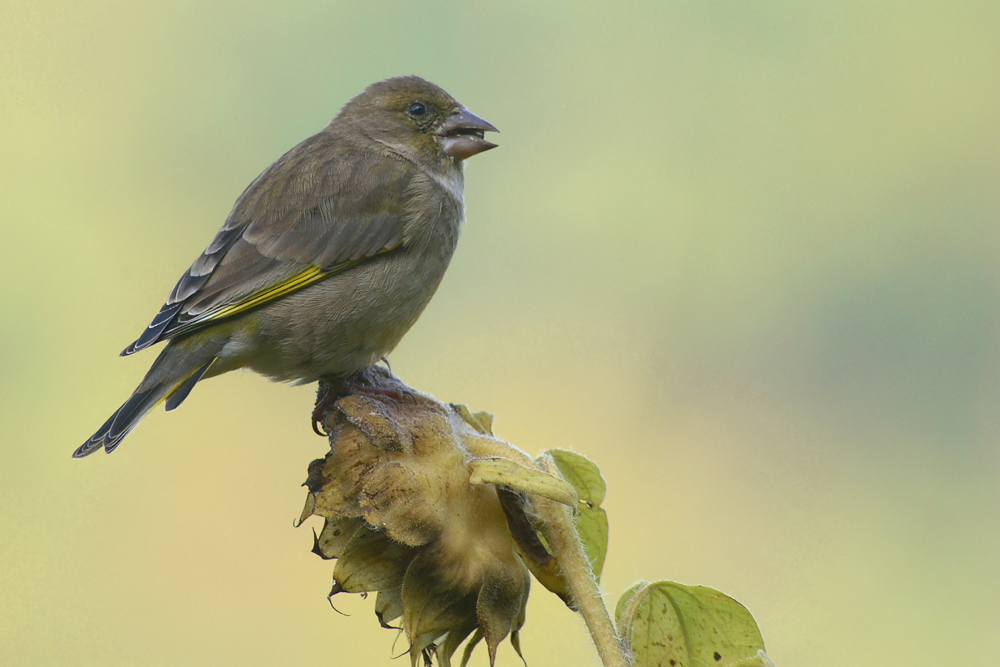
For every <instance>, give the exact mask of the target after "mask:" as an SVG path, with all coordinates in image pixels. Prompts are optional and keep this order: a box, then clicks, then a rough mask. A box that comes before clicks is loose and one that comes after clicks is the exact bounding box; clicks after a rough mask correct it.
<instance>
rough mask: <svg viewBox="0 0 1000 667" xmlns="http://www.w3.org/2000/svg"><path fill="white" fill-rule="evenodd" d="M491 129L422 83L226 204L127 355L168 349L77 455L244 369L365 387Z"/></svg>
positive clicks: (395, 339) (412, 304) (428, 284)
mask: <svg viewBox="0 0 1000 667" xmlns="http://www.w3.org/2000/svg"><path fill="white" fill-rule="evenodd" d="M488 131H489V132H496V131H497V130H496V128H495V127H493V126H492V125H490V124H489V123H487V122H486V121H484V120H482V119H481V118H478V117H477V116H475V115H473V114H472V113H470V112H469V111H468V110H467V109H465V107H463V106H462V105H461V104H459V103H458V102H457V101H456V100H455V99H454V98H453V97H452V96H451V95H449V94H448V93H446V92H445V91H444V90H442V89H441V88H439V87H438V86H436V85H434V84H432V83H430V82H428V81H425V80H424V79H421V78H419V77H416V76H406V77H398V78H393V79H387V80H385V81H380V82H378V83H375V84H372V85H371V86H369V87H368V88H367V89H366V90H365V91H364V92H363V93H361V94H360V95H358V96H357V97H355V98H354V99H352V100H351V101H350V102H348V103H347V104H346V105H345V106H344V108H343V109H342V110H341V111H340V113H339V114H337V116H336V117H335V118H334V119H333V120H332V121H330V123H329V124H328V125H327V126H326V127H325V128H324V129H323V130H322V131H321V132H319V133H318V134H316V135H314V136H312V137H310V138H308V139H306V140H305V141H303V142H302V143H300V144H299V145H298V146H296V147H295V148H293V149H291V150H290V151H288V152H287V153H285V154H284V155H283V156H282V157H281V158H280V159H279V160H278V161H277V162H275V163H274V164H273V165H271V166H270V167H268V168H267V169H266V170H265V171H264V173H262V174H261V175H260V176H258V177H257V178H256V179H255V180H254V181H253V182H252V183H251V184H250V186H249V187H247V189H246V190H245V191H244V192H243V194H242V195H240V197H239V199H237V200H236V204H235V205H234V206H233V210H232V212H231V213H230V214H229V217H228V218H227V219H226V222H225V224H223V225H222V229H220V230H219V232H218V234H216V236H215V238H214V239H213V240H212V242H211V243H210V244H209V245H208V248H206V249H205V251H204V252H203V253H202V254H201V256H200V257H198V259H196V260H195V262H194V264H192V265H191V268H189V269H188V270H187V271H186V272H185V273H184V275H183V276H181V279H180V280H179V281H178V282H177V284H176V285H175V286H174V288H173V290H172V291H171V292H170V296H168V297H167V302H166V303H165V304H164V305H163V307H162V308H160V311H159V312H158V313H157V314H156V317H154V318H153V321H152V323H150V325H149V327H147V328H146V330H145V331H143V333H142V335H141V336H139V338H138V339H137V340H136V341H135V342H134V343H132V344H131V345H129V346H128V347H127V348H126V349H125V351H124V352H122V356H127V355H130V354H133V353H134V352H138V351H139V350H142V349H145V348H147V347H150V346H151V345H153V344H155V343H158V342H160V341H166V346H165V347H164V348H163V350H162V351H161V352H160V356H158V357H157V358H156V361H154V362H153V365H152V367H151V368H150V369H149V372H148V373H147V374H146V377H145V378H143V380H142V382H141V383H140V384H139V386H138V387H137V388H136V390H135V391H134V392H133V393H132V395H131V396H130V397H129V399H128V400H127V401H125V403H124V404H123V405H122V406H121V407H120V408H118V410H117V411H116V412H115V413H114V414H113V415H112V416H111V417H110V418H109V419H108V420H107V421H106V422H105V423H104V425H103V426H101V428H100V429H98V431H97V433H95V434H94V435H93V436H92V437H91V438H90V439H89V440H87V441H86V442H85V443H84V444H83V445H81V446H80V447H79V448H78V449H77V450H76V451H75V452H74V453H73V456H74V457H75V458H79V457H83V456H87V455H88V454H91V453H93V452H95V451H97V450H98V449H100V448H102V447H103V448H104V450H105V451H106V452H109V453H110V452H111V451H113V450H114V449H115V448H116V447H117V446H118V445H119V443H121V441H122V439H123V438H124V437H125V436H126V435H128V433H129V432H130V431H131V430H132V429H133V428H134V427H135V425H136V424H137V423H138V422H139V420H140V419H142V417H143V416H145V415H146V414H147V413H148V412H149V411H150V410H151V409H152V408H153V407H155V406H156V405H158V404H159V403H160V402H165V403H166V409H167V410H173V409H175V408H176V407H177V406H179V405H180V404H181V403H182V402H183V401H184V399H185V398H187V396H188V394H189V393H190V392H191V389H192V388H193V387H194V385H195V384H197V383H198V382H199V381H201V380H204V379H205V378H210V377H213V376H216V375H220V374H222V373H226V372H228V371H232V370H235V369H238V368H249V369H251V370H253V371H256V372H257V373H260V374H262V375H265V376H267V377H269V378H271V379H273V380H276V381H286V382H288V381H291V382H296V383H300V384H301V383H308V382H315V381H317V380H319V379H321V378H324V379H326V378H345V377H349V376H351V375H353V374H357V373H360V372H362V371H364V370H366V369H368V368H370V367H371V366H373V365H374V364H375V363H377V362H378V361H379V360H380V359H382V358H384V357H385V356H386V355H387V354H388V353H389V352H390V351H392V349H393V348H395V347H396V345H397V344H398V343H399V341H400V339H401V338H402V337H403V335H404V334H405V333H406V332H407V330H409V328H410V327H411V326H412V325H413V323H414V322H415V321H416V320H417V318H418V317H419V316H420V313H421V312H422V311H423V309H424V307H425V306H426V305H427V303H428V302H429V301H430V299H431V297H432V296H433V294H434V292H435V290H436V289H437V287H438V285H439V284H440V282H441V279H442V277H443V276H444V272H445V269H447V267H448V263H449V261H450V260H451V257H452V254H453V253H454V251H455V246H456V244H457V242H458V237H459V234H460V232H461V230H462V225H463V222H464V219H465V204H464V201H463V186H464V176H463V160H465V159H467V158H469V157H472V156H473V155H476V154H477V153H481V152H483V151H486V150H489V149H491V148H495V147H496V144H493V143H490V142H489V141H487V140H486V139H484V133H485V132H488Z"/></svg>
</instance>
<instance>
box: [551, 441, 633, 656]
mask: <svg viewBox="0 0 1000 667" xmlns="http://www.w3.org/2000/svg"><path fill="white" fill-rule="evenodd" d="M540 463H542V465H543V466H544V467H545V469H546V471H548V472H550V473H552V474H553V475H559V470H558V468H557V467H556V465H555V461H553V460H552V457H551V456H545V457H543V458H542V459H540ZM532 504H533V505H534V508H535V511H536V513H537V515H538V518H540V519H541V520H542V521H541V524H542V525H541V526H540V528H541V531H542V534H543V535H544V536H545V541H546V542H547V543H548V545H549V549H550V550H551V551H552V555H553V556H555V558H556V561H557V562H558V563H559V568H560V571H561V573H562V575H563V577H565V579H566V582H567V584H568V585H569V590H570V595H572V597H573V603H574V605H575V606H576V608H577V610H578V611H579V612H580V615H581V616H583V620H584V622H585V623H586V624H587V629H588V630H589V631H590V636H591V637H592V638H593V640H594V645H595V646H596V647H597V653H598V655H600V657H601V662H602V663H604V667H628V666H629V665H631V660H630V659H629V658H628V656H627V655H626V653H625V649H624V646H623V644H622V641H621V639H620V638H619V637H618V633H617V632H616V631H615V625H614V623H613V622H612V620H611V616H610V615H609V614H608V608H607V607H606V606H605V604H604V598H603V597H602V596H601V589H600V587H599V586H598V584H597V580H596V579H595V578H594V572H593V570H592V569H591V567H590V560H589V559H588V558H587V554H586V553H585V552H584V550H583V543H582V542H581V541H580V536H579V534H577V532H576V527H575V526H574V524H573V515H572V510H571V509H570V508H568V507H566V506H565V505H563V504H560V503H557V502H554V501H552V500H549V499H547V498H543V497H539V496H534V497H533V498H532Z"/></svg>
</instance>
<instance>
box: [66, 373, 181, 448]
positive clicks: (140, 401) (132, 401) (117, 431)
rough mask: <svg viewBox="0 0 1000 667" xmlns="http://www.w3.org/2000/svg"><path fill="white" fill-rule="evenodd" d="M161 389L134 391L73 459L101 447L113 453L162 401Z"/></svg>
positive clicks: (158, 387) (163, 393)
mask: <svg viewBox="0 0 1000 667" xmlns="http://www.w3.org/2000/svg"><path fill="white" fill-rule="evenodd" d="M162 388H163V387H162V385H160V386H157V387H153V388H151V389H148V390H146V391H141V392H140V391H136V392H135V393H134V394H132V395H131V396H129V398H128V400H127V401H125V403H124V404H123V405H122V406H121V407H120V408H118V410H116V411H115V413H114V414H113V415H111V418H110V419H108V421H106V422H104V425H103V426H102V427H101V428H99V429H98V430H97V433H95V434H94V435H92V436H90V439H89V440H87V442H85V443H83V444H82V445H80V447H78V448H77V450H76V451H75V452H73V458H74V459H79V458H83V457H84V456H87V455H89V454H93V453H94V452H96V451H97V450H98V449H100V448H101V447H103V448H104V451H106V452H107V453H108V454H110V453H111V452H113V451H114V450H115V447H117V446H118V445H119V444H120V443H121V441H122V440H124V439H125V436H126V435H128V434H129V433H130V432H131V431H132V429H134V428H135V427H136V424H138V423H139V421H140V420H141V419H142V418H143V417H145V416H146V414H147V413H148V412H149V411H150V410H152V409H153V408H154V407H156V404H157V403H159V402H160V401H161V400H163V398H164V397H165V396H166V393H165V392H162ZM158 390H161V391H158Z"/></svg>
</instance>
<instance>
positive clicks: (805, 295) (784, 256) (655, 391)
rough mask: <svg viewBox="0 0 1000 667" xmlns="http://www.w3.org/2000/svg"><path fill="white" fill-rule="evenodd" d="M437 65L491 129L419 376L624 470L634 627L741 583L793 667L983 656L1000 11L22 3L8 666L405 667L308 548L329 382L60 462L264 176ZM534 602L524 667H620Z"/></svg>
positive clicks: (12, 87) (13, 249)
mask: <svg viewBox="0 0 1000 667" xmlns="http://www.w3.org/2000/svg"><path fill="white" fill-rule="evenodd" d="M410 73H416V74H420V75H422V76H424V77H426V78H428V79H431V80H433V81H435V82H436V83H438V84H440V85H442V86H443V87H444V88H445V89H447V90H448V91H449V92H451V93H452V94H453V95H455V96H456V97H457V98H458V99H460V100H461V101H462V102H463V103H465V104H466V105H467V106H468V107H469V108H470V109H471V110H472V111H473V112H475V113H477V114H479V115H481V116H482V117H484V118H486V119H487V120H489V121H490V122H492V123H494V124H495V125H496V126H497V127H499V128H500V129H501V132H502V134H501V135H500V136H499V139H498V141H499V143H500V145H501V146H500V148H499V149H497V150H495V151H492V152H490V153H488V154H485V155H482V156H478V157H476V158H474V159H473V160H471V161H470V163H469V165H468V168H467V185H466V203H467V209H468V224H467V226H466V229H465V233H464V236H463V238H462V242H461V244H460V246H459V250H458V253H457V255H456V257H455V259H454V262H453V263H452V266H451V268H450V270H449V273H448V275H447V276H446V278H445V281H444V283H443V285H442V287H441V289H440V290H439V292H438V294H437V296H436V297H435V299H434V301H433V302H432V303H431V305H430V307H429V308H428V309H427V311H426V312H425V313H424V315H423V317H422V319H421V320H420V321H419V323H418V324H417V325H416V327H414V329H413V330H412V331H411V332H410V334H409V335H408V336H407V338H406V339H404V341H403V343H402V344H401V345H400V346H399V348H398V349H397V350H396V351H395V352H394V353H393V354H392V356H391V362H392V367H393V370H394V371H395V372H396V373H397V374H398V375H399V376H400V377H402V378H403V379H404V380H405V381H407V382H408V383H410V384H411V385H413V386H415V387H417V388H419V389H421V390H424V391H427V392H429V393H431V394H433V395H434V396H436V397H438V398H440V399H442V400H445V401H454V402H464V403H467V404H468V405H469V406H470V408H471V409H473V410H489V411H491V412H494V413H496V415H497V418H496V422H495V429H496V431H497V433H498V435H500V436H501V437H504V438H506V439H508V440H509V441H511V442H513V443H515V444H517V445H519V446H520V447H522V448H523V449H526V450H527V451H529V452H537V451H540V450H542V449H544V448H548V447H571V448H574V449H575V450H577V451H579V452H582V453H585V454H586V455H587V456H589V457H591V458H593V459H594V460H596V461H597V462H598V463H599V464H600V466H601V468H602V470H603V472H604V475H605V477H606V478H607V481H608V486H609V491H608V497H607V501H606V508H607V510H608V513H609V516H610V521H611V545H610V551H609V554H608V559H607V565H606V570H605V575H604V580H603V583H604V585H605V588H606V590H607V593H608V596H609V600H610V602H611V603H612V604H613V603H614V601H615V600H616V599H617V596H618V595H619V594H620V593H621V592H622V591H623V590H625V589H626V588H627V587H628V586H629V585H630V584H631V583H632V582H633V581H635V580H636V579H639V578H644V579H647V580H654V579H673V580H676V581H680V582H684V583H690V584H704V585H709V586H712V587H715V588H718V589H720V590H722V591H724V592H726V593H728V594H730V595H732V596H733V597H735V598H737V599H738V600H740V601H741V602H743V603H744V604H745V605H746V606H747V607H748V608H749V609H750V610H751V611H752V612H753V613H754V615H755V616H756V618H757V620H758V622H759V624H760V627H761V629H762V631H763V634H764V638H765V641H766V642H767V646H768V650H769V653H770V655H771V657H772V658H773V659H774V660H775V662H776V663H777V664H778V665H779V667H792V666H796V665H802V666H806V665H809V666H810V667H825V666H833V665H845V664H849V665H871V666H878V667H884V666H888V665H906V666H908V667H913V666H916V665H928V666H929V665H941V664H950V665H972V664H982V665H985V664H991V663H992V662H993V661H995V660H996V656H997V655H998V654H1000V631H998V628H1000V447H998V444H1000V443H998V437H1000V409H998V403H1000V373H998V371H1000V224H998V223H1000V4H998V3H996V2H995V1H992V0H990V1H982V2H970V1H960V2H953V3H940V2H905V3H904V2H846V1H843V2H828V3H802V2H794V1H790V0H784V1H781V0H771V1H763V2H748V1H745V0H744V1H722V0H708V1H706V0H700V1H693V0H692V1H684V2H665V1H662V0H661V1H653V2H634V3H590V2H580V1H573V2H568V1H567V2H559V1H552V2H523V1H510V2H503V3H499V2H498V3H472V2H462V3H459V2H422V3H403V2H388V1H379V0H376V1H372V2H365V3H355V2H351V3H346V2H345V3H341V2H332V1H313V2H299V1H291V2H269V3H260V2H222V1H212V0H209V1H207V2H189V1H186V0H182V1H177V2H159V3H133V2H123V1H118V2H109V1H94V2H86V3H73V2H47V1H44V0H42V1H38V0H32V1H27V0H5V2H4V3H3V4H2V5H0V121H2V122H0V225H2V239H3V242H2V244H0V279H2V286H3V289H2V292H0V443H2V445H3V463H2V464H0V593H2V599H3V603H2V604H0V664H4V665H231V664H241V665H289V664H333V665H390V664H399V663H393V662H390V657H391V656H392V655H396V654H398V653H400V652H402V650H403V649H404V648H405V640H399V641H397V643H396V645H395V648H393V646H392V642H393V639H394V635H393V633H391V632H389V631H385V630H381V629H379V628H378V627H377V623H376V620H375V616H374V614H373V613H372V606H373V600H372V599H371V598H369V599H368V600H362V599H360V598H359V597H357V596H355V597H353V598H351V597H347V596H344V595H342V596H338V597H337V598H335V602H336V604H337V606H338V609H340V610H341V611H343V612H345V613H347V614H350V616H347V617H345V616H341V615H338V614H336V613H334V612H333V611H332V610H331V609H330V607H329V606H328V605H327V602H326V599H325V593H326V592H327V590H328V589H329V585H330V577H331V574H332V564H331V563H329V562H324V561H321V560H320V559H319V558H317V557H316V556H314V555H313V554H310V553H309V549H310V547H311V544H312V537H311V535H310V534H309V528H308V527H302V528H299V529H293V528H292V519H293V518H294V517H295V516H297V514H298V512H299V510H300V508H301V505H302V502H303V500H304V497H305V492H304V490H303V489H302V488H300V487H299V484H300V483H301V482H302V481H303V480H304V479H305V472H306V466H307V464H308V462H309V461H310V460H311V459H313V458H316V457H319V456H321V455H322V454H323V452H324V441H323V440H322V439H320V438H317V437H316V436H314V435H313V434H312V432H311V430H310V427H309V419H308V417H309V412H310V410H311V405H312V403H311V402H312V398H313V388H312V387H289V386H283V385H278V384H271V383H268V382H266V381H264V380H262V379H260V378H259V377H257V376H254V375H252V374H239V373H233V374H230V375H229V376H225V377H222V378H219V379H215V380H211V381H209V382H206V383H204V384H203V385H199V386H198V388H197V389H196V390H195V391H194V392H193V394H192V396H191V398H190V399H189V400H188V401H187V402H186V403H185V404H184V406H183V407H182V409H180V410H178V411H177V412H174V413H171V414H169V415H167V414H164V413H162V412H160V411H157V412H156V413H154V414H153V415H151V416H150V417H149V418H147V419H146V420H145V421H144V422H143V423H142V424H141V425H140V427H139V428H138V429H136V431H135V432H134V433H133V434H132V435H131V436H130V437H129V438H128V439H127V440H126V441H125V443H124V445H123V446H122V447H121V448H120V449H119V450H118V451H117V452H115V454H114V455H113V456H110V457H106V456H104V455H103V454H98V455H95V456H93V457H91V458H89V459H86V460H83V461H74V460H71V459H70V453H71V452H72V451H73V449H75V448H76V447H77V446H78V445H79V444H80V443H82V442H83V441H84V440H85V439H86V438H87V437H88V436H89V435H90V434H91V433H92V432H93V431H94V430H95V429H96V428H97V427H98V426H100V425H101V423H102V422H103V421H104V420H105V419H106V418H107V416H108V415H109V414H110V413H111V412H112V411H113V410H114V409H115V408H116V407H118V405H119V404H120V403H121V402H122V401H123V400H124V399H125V398H126V396H127V395H128V393H129V392H130V391H131V390H132V388H133V387H134V386H135V385H136V384H137V383H138V381H139V379H140V378H141V376H142V375H143V373H144V372H145V370H146V368H147V366H148V364H149V363H150V362H151V361H152V358H153V356H154V355H153V353H145V354H142V355H137V356H135V357H130V358H128V359H119V358H118V357H117V354H118V352H119V351H120V350H121V349H122V348H123V347H125V345H126V344H127V343H129V342H130V341H131V340H133V339H134V338H135V337H136V336H137V335H138V334H139V333H140V332H141V330H142V329H143V328H144V327H145V326H146V324H147V323H148V321H149V320H150V319H151V318H152V316H153V315H154V314H155V312H156V310H157V308H158V307H159V306H160V304H161V303H162V301H163V299H164V298H165V297H166V294H167V292H168V291H169V289H170V287H171V286H172V285H173V283H174V281H175V280H176V279H177V278H178V277H179V276H180V274H181V272H182V271H183V270H184V269H185V268H186V267H187V266H188V264H189V263H190V262H191V261H193V259H194V258H195V257H196V256H197V254H198V253H199V252H200V251H201V250H202V249H203V248H204V246H205V245H206V244H207V243H208V241H209V240H210V239H211V237H212V236H213V234H214V233H215V231H216V230H217V228H218V227H219V225H221V223H222V221H223V220H224V218H225V216H226V214H227V212H228V210H229V207H230V206H231V205H232V202H233V201H234V200H235V198H236V197H237V196H238V195H239V193H240V192H241V191H242V190H243V188H244V187H245V186H246V184H247V183H249V182H250V181H251V179H253V178H254V177H255V176H256V175H257V174H258V173H259V172H260V171H261V170H262V169H264V168H265V167H266V166H267V165H268V164H270V163H271V162H272V161H273V160H275V159H276V158H277V157H278V156H279V155H281V153H283V152H284V151H285V150H287V149H288V148H290V147H291V146H293V145H294V144H295V143H297V142H298V141H300V140H302V139H303V138H305V137H307V136H309V135H310V134H312V133H314V132H316V131H318V130H319V129H320V128H321V127H322V126H323V125H324V124H325V123H326V122H327V121H328V120H329V118H330V117H332V116H333V114H334V113H336V111H337V110H338V109H339V107H340V105H342V104H343V103H344V102H345V101H346V100H347V99H349V98H350V97H352V96H353V95H355V94H357V93H358V92H360V91H361V90H362V89H363V88H364V86H365V85H367V84H368V83H371V82H372V81H375V80H378V79H381V78H385V77H388V76H394V75H399V74H410ZM528 611H529V617H528V624H527V626H526V628H525V630H524V633H523V636H522V646H523V648H524V651H525V655H526V657H527V659H528V664H531V665H533V666H537V665H543V666H550V665H551V666H561V665H574V666H575V665H596V664H597V658H596V657H595V655H594V653H593V650H592V648H591V647H590V645H589V639H588V637H587V635H586V632H585V630H584V628H583V626H582V624H581V622H580V621H579V620H578V619H577V618H576V617H575V616H573V615H572V614H571V613H570V612H569V611H568V610H566V608H565V607H564V606H563V605H562V604H561V603H560V602H559V601H558V600H556V599H555V598H553V596H551V595H549V594H548V593H546V592H545V591H544V590H542V588H541V587H540V586H535V588H534V592H533V596H532V601H531V603H530V605H529V609H528ZM405 661H406V659H403V662H405ZM473 663H474V664H475V665H478V666H482V665H485V664H487V660H486V655H485V652H482V651H480V652H479V653H478V654H477V655H476V657H475V659H474V661H473ZM499 664H501V665H516V664H520V661H519V660H518V658H517V656H516V655H515V654H514V653H513V651H512V649H510V647H509V645H506V644H505V645H504V646H503V647H502V648H501V652H500V655H499Z"/></svg>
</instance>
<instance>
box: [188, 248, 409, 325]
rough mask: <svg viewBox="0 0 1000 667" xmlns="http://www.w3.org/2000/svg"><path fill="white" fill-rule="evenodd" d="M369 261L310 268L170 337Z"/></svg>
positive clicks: (193, 321) (208, 314) (210, 313)
mask: <svg viewBox="0 0 1000 667" xmlns="http://www.w3.org/2000/svg"><path fill="white" fill-rule="evenodd" d="M401 245H402V240H400V241H399V242H398V243H396V244H395V245H393V246H392V247H391V248H382V249H381V250H379V251H378V252H377V253H375V254H376V255H381V254H382V253H386V252H389V251H390V250H395V249H396V248H398V247H399V246H401ZM368 259H370V257H360V258H358V259H355V260H352V261H349V262H343V263H342V264H338V265H337V266H335V267H332V268H330V269H326V270H323V269H321V268H319V267H318V266H308V267H306V268H305V269H303V270H302V271H300V272H298V273H296V274H295V275H293V276H290V277H288V278H285V279H284V280H282V281H281V282H279V283H275V284H274V285H271V286H270V287H266V288H264V289H262V290H261V291H259V292H254V293H253V294H251V295H250V296H248V297H246V298H245V299H243V300H242V301H237V302H236V303H231V304H229V305H227V306H222V307H220V308H216V309H215V310H209V311H207V312H205V313H202V314H201V315H199V316H197V317H195V318H192V319H190V320H188V321H187V322H185V323H184V324H182V325H181V326H179V327H177V329H175V330H174V331H173V332H171V333H170V337H171V338H172V337H174V336H177V335H179V334H182V333H186V332H188V331H190V330H192V329H200V328H202V327H203V326H205V325H206V324H207V323H209V322H214V321H215V320H219V319H222V318H224V317H231V316H233V315H237V314H239V313H242V312H245V311H247V310H250V309H251V308H256V307H257V306H259V305H261V304H263V303H267V302H268V301H272V300H274V299H277V298H278V297H279V296H284V295H285V294H288V293H289V292H294V291H296V290H300V289H302V288H303V287H306V286H307V285H311V284H312V283H315V282H318V281H320V280H322V279H323V278H327V277H329V276H332V275H334V274H336V273H340V272H341V271H346V270H347V269H350V268H351V267H353V266H357V265H358V264H360V263H361V262H364V261H366V260H368Z"/></svg>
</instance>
